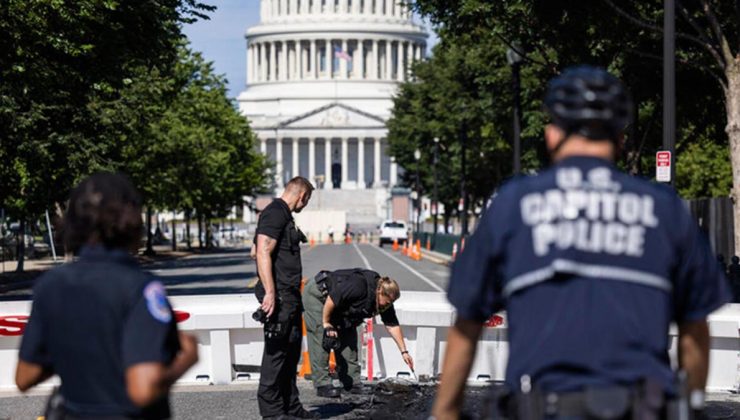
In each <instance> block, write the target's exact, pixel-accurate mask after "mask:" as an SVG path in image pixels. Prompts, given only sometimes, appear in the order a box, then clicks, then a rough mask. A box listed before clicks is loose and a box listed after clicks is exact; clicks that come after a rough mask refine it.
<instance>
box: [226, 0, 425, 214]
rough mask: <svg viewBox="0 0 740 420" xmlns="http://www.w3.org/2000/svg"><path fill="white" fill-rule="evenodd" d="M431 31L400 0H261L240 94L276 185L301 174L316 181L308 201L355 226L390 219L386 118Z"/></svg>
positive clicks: (394, 172) (391, 176) (392, 178)
mask: <svg viewBox="0 0 740 420" xmlns="http://www.w3.org/2000/svg"><path fill="white" fill-rule="evenodd" d="M427 37H428V34H427V32H426V30H425V29H424V27H423V26H421V25H419V24H417V23H415V22H414V20H413V18H412V14H411V12H410V10H409V8H408V7H407V5H406V4H405V3H404V2H402V1H399V0H261V3H260V23H259V25H257V26H254V27H251V28H249V29H248V30H247V34H246V38H247V88H246V90H244V91H243V92H241V94H240V95H239V96H238V98H237V100H238V103H239V109H240V111H241V113H242V114H243V115H244V116H246V117H247V118H248V119H249V122H250V126H251V128H252V130H253V131H254V132H255V133H256V135H257V136H258V138H259V147H260V151H261V152H262V153H264V154H266V155H267V156H268V157H269V159H270V160H271V161H272V162H273V163H274V168H275V170H274V174H273V175H274V177H275V185H276V191H275V192H276V193H279V192H280V190H282V187H283V186H284V184H285V183H286V182H287V180H289V179H290V178H292V177H293V176H297V175H301V176H304V177H306V178H308V179H310V180H311V182H313V183H314V185H315V186H317V187H318V191H317V192H316V194H315V195H314V198H313V199H312V205H311V206H310V207H314V208H315V209H317V210H318V209H321V210H337V211H342V212H344V213H345V214H346V222H347V223H355V224H359V225H370V224H373V225H374V224H377V223H378V222H379V221H380V220H381V219H384V218H387V217H392V216H391V208H390V207H391V206H392V205H391V200H390V194H391V188H392V187H393V186H395V185H396V183H397V181H398V173H399V168H398V165H397V164H396V163H395V162H393V160H392V159H391V158H390V157H389V156H388V155H387V153H386V152H387V147H388V145H387V141H386V134H387V129H386V126H385V123H386V121H387V120H388V118H389V117H390V112H391V108H392V106H393V102H392V97H393V95H394V94H395V92H396V91H397V89H398V85H399V83H400V82H403V81H405V80H407V79H408V78H409V77H410V68H411V65H412V64H413V62H414V61H416V60H421V59H422V58H424V56H425V51H426V40H427Z"/></svg>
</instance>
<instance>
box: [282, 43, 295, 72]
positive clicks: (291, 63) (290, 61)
mask: <svg viewBox="0 0 740 420" xmlns="http://www.w3.org/2000/svg"><path fill="white" fill-rule="evenodd" d="M283 46H284V47H285V49H286V50H287V52H286V53H285V57H286V58H287V60H286V62H287V65H286V66H285V70H286V73H287V74H286V75H285V80H293V69H294V68H295V55H293V49H292V48H290V41H285V42H283Z"/></svg>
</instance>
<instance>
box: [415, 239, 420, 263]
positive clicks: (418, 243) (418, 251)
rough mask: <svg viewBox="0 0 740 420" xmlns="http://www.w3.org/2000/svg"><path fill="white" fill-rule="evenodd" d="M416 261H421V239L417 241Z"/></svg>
mask: <svg viewBox="0 0 740 420" xmlns="http://www.w3.org/2000/svg"><path fill="white" fill-rule="evenodd" d="M414 259H415V260H416V261H421V240H420V239H417V240H416V249H415V252H414Z"/></svg>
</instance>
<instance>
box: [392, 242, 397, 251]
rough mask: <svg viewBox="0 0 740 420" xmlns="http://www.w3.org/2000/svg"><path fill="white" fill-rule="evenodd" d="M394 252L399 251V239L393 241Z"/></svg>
mask: <svg viewBox="0 0 740 420" xmlns="http://www.w3.org/2000/svg"><path fill="white" fill-rule="evenodd" d="M393 250H394V251H398V239H394V240H393Z"/></svg>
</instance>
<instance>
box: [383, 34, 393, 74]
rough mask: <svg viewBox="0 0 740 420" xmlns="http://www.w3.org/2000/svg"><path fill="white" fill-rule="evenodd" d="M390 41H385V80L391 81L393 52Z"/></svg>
mask: <svg viewBox="0 0 740 420" xmlns="http://www.w3.org/2000/svg"><path fill="white" fill-rule="evenodd" d="M392 46H393V45H392V41H391V40H390V39H386V40H385V71H386V74H385V79H386V80H393V51H392V50H391V48H392Z"/></svg>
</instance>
